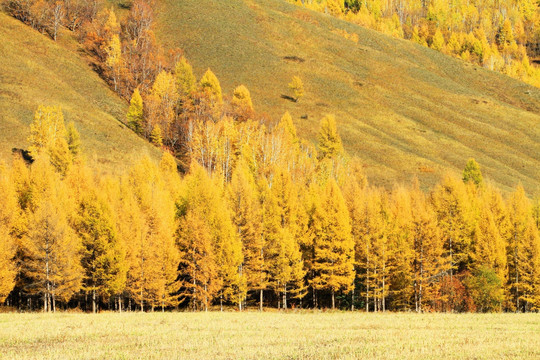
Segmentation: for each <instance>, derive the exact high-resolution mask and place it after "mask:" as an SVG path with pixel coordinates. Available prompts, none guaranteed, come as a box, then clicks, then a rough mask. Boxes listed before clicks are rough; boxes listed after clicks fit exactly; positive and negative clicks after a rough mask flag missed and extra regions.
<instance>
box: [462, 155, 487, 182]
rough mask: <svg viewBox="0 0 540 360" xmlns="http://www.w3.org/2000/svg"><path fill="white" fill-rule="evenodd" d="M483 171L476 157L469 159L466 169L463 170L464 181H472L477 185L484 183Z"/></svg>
mask: <svg viewBox="0 0 540 360" xmlns="http://www.w3.org/2000/svg"><path fill="white" fill-rule="evenodd" d="M483 181H484V180H483V178H482V172H481V171H480V166H479V165H478V163H477V162H476V161H475V160H474V159H469V161H468V162H467V165H465V169H464V170H463V182H464V183H468V182H472V183H473V184H475V185H476V186H480V185H482V183H483Z"/></svg>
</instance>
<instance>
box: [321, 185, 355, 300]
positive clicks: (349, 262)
mask: <svg viewBox="0 0 540 360" xmlns="http://www.w3.org/2000/svg"><path fill="white" fill-rule="evenodd" d="M312 226H314V227H315V228H316V229H317V231H315V233H314V234H313V235H314V239H313V243H314V245H313V248H314V257H313V265H312V266H313V273H314V277H313V279H311V284H312V286H313V288H314V289H315V290H319V291H320V290H323V291H329V292H330V294H331V299H332V308H335V306H336V304H335V294H336V292H338V291H343V292H345V293H348V292H350V291H351V290H352V288H353V281H354V276H355V274H354V242H353V238H352V236H351V223H350V217H349V213H348V210H347V207H346V205H345V200H344V198H343V195H342V193H341V190H340V189H339V187H338V186H337V183H336V182H335V180H333V179H330V180H329V181H328V184H327V185H326V188H325V192H324V196H323V200H322V202H321V211H319V212H318V214H317V216H315V217H314V218H313V224H312Z"/></svg>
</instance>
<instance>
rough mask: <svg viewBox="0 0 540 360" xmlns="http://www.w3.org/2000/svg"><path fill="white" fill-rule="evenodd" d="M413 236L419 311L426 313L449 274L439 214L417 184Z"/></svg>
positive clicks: (415, 284) (412, 193) (416, 298)
mask: <svg viewBox="0 0 540 360" xmlns="http://www.w3.org/2000/svg"><path fill="white" fill-rule="evenodd" d="M410 194H411V195H410V196H411V212H412V219H411V236H412V239H413V251H414V259H413V281H414V302H415V310H416V311H417V312H423V311H424V310H425V309H426V308H429V307H428V306H427V305H428V304H430V303H433V301H434V300H435V298H436V296H437V293H438V290H439V281H440V279H441V277H442V276H444V274H445V267H444V266H443V265H444V264H443V258H442V255H443V242H442V237H441V232H440V230H439V228H438V227H437V215H436V213H435V212H434V210H433V209H432V208H431V206H430V204H429V202H428V201H427V200H426V198H425V195H424V193H423V192H422V191H421V190H420V189H419V188H418V184H416V185H415V186H414V187H413V189H412V190H411V193H410Z"/></svg>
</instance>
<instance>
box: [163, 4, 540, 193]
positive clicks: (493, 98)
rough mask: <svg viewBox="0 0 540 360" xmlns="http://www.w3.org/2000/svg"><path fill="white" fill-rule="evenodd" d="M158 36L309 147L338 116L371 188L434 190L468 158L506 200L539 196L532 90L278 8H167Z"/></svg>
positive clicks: (407, 45) (403, 44)
mask: <svg viewBox="0 0 540 360" xmlns="http://www.w3.org/2000/svg"><path fill="white" fill-rule="evenodd" d="M343 30H345V31H346V32H347V33H349V34H351V33H354V34H357V36H358V42H357V43H356V42H354V41H352V40H348V39H346V38H345V37H344V36H343V35H340V32H341V33H342V32H343ZM157 31H158V35H159V37H160V40H161V41H162V42H163V43H164V44H165V45H166V46H167V47H170V48H172V47H180V48H182V49H183V50H184V51H185V54H186V56H187V58H188V59H189V60H190V61H191V62H192V63H193V65H194V68H195V70H196V73H197V75H198V76H201V75H202V73H203V72H204V71H205V70H206V68H208V67H210V68H212V70H213V71H214V72H215V73H216V75H217V76H218V78H219V79H220V81H221V84H222V87H223V89H224V91H225V92H226V93H229V94H231V93H232V90H233V89H234V87H235V86H237V85H239V84H244V85H246V86H247V87H248V88H249V89H250V91H251V93H252V97H253V99H254V105H255V107H256V109H257V110H258V111H260V112H266V113H269V114H270V115H271V116H272V117H273V118H275V119H278V118H279V116H281V115H282V114H283V113H284V112H285V111H286V110H288V111H290V112H291V114H292V115H293V116H294V117H295V121H296V124H297V127H298V130H299V132H300V134H302V135H303V136H306V137H308V138H310V139H312V140H313V141H316V133H317V129H318V124H319V120H320V118H321V117H322V116H323V115H324V114H326V113H333V114H335V115H336V117H337V119H338V121H339V126H340V132H341V135H342V138H343V140H344V144H345V147H346V149H347V150H348V151H349V153H351V154H353V155H357V156H359V157H360V158H361V159H362V160H363V161H364V162H365V164H366V173H367V175H368V176H369V177H370V179H371V182H372V183H375V184H380V185H390V184H391V183H392V182H393V181H396V180H397V181H408V180H410V179H411V178H412V177H413V176H417V177H418V178H419V179H420V181H421V183H422V184H423V185H425V186H427V185H432V184H433V183H434V182H436V181H437V180H438V179H439V178H440V176H441V174H442V173H444V172H445V171H447V170H450V171H461V170H462V169H463V167H464V165H465V163H466V161H467V159H468V158H470V157H474V158H475V159H476V160H477V161H478V162H479V163H480V164H481V165H482V169H483V172H484V174H485V175H487V177H488V178H490V179H492V180H493V181H494V182H496V183H497V184H498V185H499V186H501V187H502V188H503V189H505V190H509V188H510V187H513V186H515V185H516V184H517V183H518V182H521V183H522V184H523V185H524V186H525V188H526V189H527V191H528V192H530V193H532V192H534V191H536V190H537V188H538V181H539V179H540V90H539V89H537V88H533V87H530V86H528V85H525V84H523V83H521V82H519V81H517V80H513V79H510V78H509V77H506V76H504V75H501V74H498V73H494V72H490V71H488V70H485V69H483V68H479V67H476V66H473V65H470V64H467V63H465V62H462V61H460V60H456V59H454V58H451V57H448V56H446V55H443V54H441V53H439V52H436V51H433V50H431V49H428V48H425V47H422V46H419V45H416V44H413V43H411V42H408V41H405V40H397V39H394V38H391V37H388V36H386V35H383V34H380V33H377V32H375V31H372V30H368V29H365V28H362V27H359V26H356V25H353V24H350V23H347V22H344V21H341V20H338V19H335V18H332V17H330V16H325V15H323V14H318V13H314V12H311V11H308V10H305V9H302V8H299V7H297V6H294V5H291V4H289V3H286V2H285V1H282V0H228V1H220V0H182V1H178V0H162V1H161V9H160V15H159V21H158V29H157ZM293 75H299V76H300V77H301V78H302V80H303V81H304V86H305V88H306V95H305V97H304V98H302V99H301V100H300V101H299V102H298V103H293V102H291V101H289V100H287V99H286V98H284V97H282V95H287V94H288V88H287V84H288V83H289V82H290V79H291V77H292V76H293Z"/></svg>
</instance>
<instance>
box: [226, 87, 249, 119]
mask: <svg viewBox="0 0 540 360" xmlns="http://www.w3.org/2000/svg"><path fill="white" fill-rule="evenodd" d="M231 105H232V107H233V110H234V112H235V113H236V114H237V115H238V118H239V119H240V120H243V121H245V120H247V119H249V118H250V116H251V115H252V114H253V103H252V102H251V94H250V93H249V90H248V88H247V87H245V86H244V85H240V86H238V87H237V88H236V89H234V93H233V98H232V100H231Z"/></svg>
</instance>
